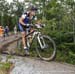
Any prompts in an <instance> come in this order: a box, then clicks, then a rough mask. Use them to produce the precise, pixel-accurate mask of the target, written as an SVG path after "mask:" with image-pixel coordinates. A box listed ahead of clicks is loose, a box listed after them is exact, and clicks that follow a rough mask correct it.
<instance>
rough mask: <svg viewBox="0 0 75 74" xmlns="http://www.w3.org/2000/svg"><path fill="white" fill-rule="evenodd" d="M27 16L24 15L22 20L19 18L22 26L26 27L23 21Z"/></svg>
mask: <svg viewBox="0 0 75 74" xmlns="http://www.w3.org/2000/svg"><path fill="white" fill-rule="evenodd" d="M25 17H26V15H22V16H21V17H20V18H19V23H20V24H22V25H24V26H25V25H26V24H25V23H24V22H23V20H24V19H25Z"/></svg>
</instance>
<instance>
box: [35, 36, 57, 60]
mask: <svg viewBox="0 0 75 74" xmlns="http://www.w3.org/2000/svg"><path fill="white" fill-rule="evenodd" d="M39 41H40V42H39ZM40 43H41V44H40ZM36 51H37V53H38V55H39V57H40V58H41V59H43V60H46V61H49V60H52V59H53V58H54V57H55V55H56V45H55V42H54V40H53V39H51V38H50V37H49V36H46V35H42V36H40V38H39V40H38V41H37V46H36Z"/></svg>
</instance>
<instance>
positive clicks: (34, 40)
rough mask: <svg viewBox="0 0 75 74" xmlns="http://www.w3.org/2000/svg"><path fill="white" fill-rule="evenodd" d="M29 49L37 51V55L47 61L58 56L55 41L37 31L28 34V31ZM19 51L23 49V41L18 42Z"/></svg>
mask: <svg viewBox="0 0 75 74" xmlns="http://www.w3.org/2000/svg"><path fill="white" fill-rule="evenodd" d="M26 38H27V47H28V48H29V49H31V47H34V48H33V50H36V53H37V55H38V56H39V57H40V58H41V59H42V60H45V61H49V60H52V59H53V58H54V57H55V55H56V44H55V42H54V40H53V39H52V38H51V37H49V36H47V35H42V33H41V32H40V31H38V30H37V29H35V30H33V31H32V32H28V30H27V35H26ZM17 46H18V49H22V41H21V39H20V40H18V42H17Z"/></svg>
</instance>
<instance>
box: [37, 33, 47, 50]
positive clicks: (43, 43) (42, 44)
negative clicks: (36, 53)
mask: <svg viewBox="0 0 75 74" xmlns="http://www.w3.org/2000/svg"><path fill="white" fill-rule="evenodd" d="M37 39H38V42H39V45H40V47H41V49H44V48H45V46H46V44H45V41H44V39H43V37H42V36H41V37H40V35H39V34H38V36H37ZM41 40H42V41H41Z"/></svg>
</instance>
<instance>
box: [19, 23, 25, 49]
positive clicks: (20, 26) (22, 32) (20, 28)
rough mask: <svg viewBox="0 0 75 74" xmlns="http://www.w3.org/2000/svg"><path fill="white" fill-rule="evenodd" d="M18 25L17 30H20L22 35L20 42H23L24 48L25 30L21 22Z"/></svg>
mask: <svg viewBox="0 0 75 74" xmlns="http://www.w3.org/2000/svg"><path fill="white" fill-rule="evenodd" d="M18 26H19V30H20V32H21V36H22V44H23V47H24V49H25V48H26V38H25V35H26V32H25V30H24V28H23V27H22V25H21V24H19V25H18Z"/></svg>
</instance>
